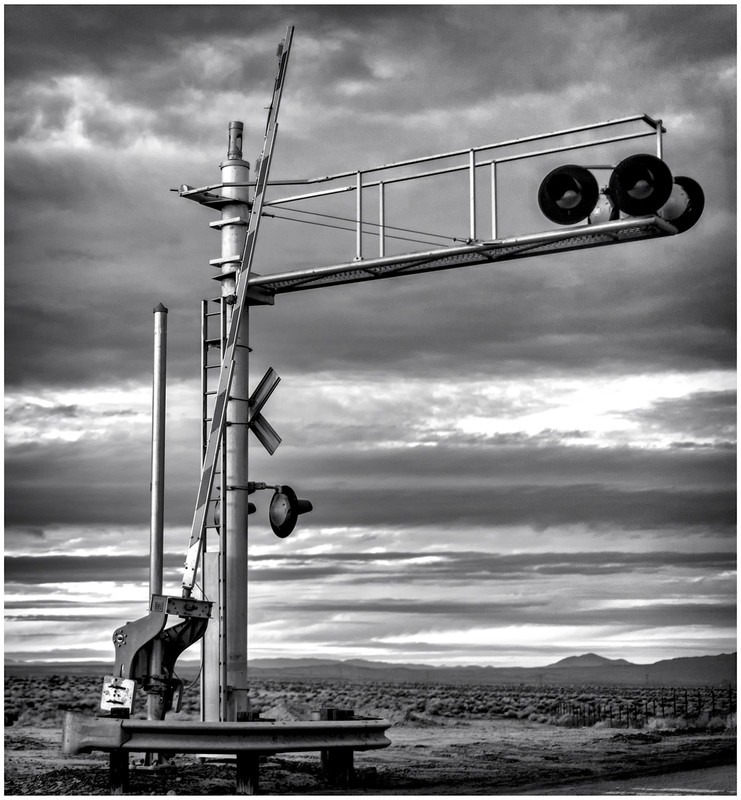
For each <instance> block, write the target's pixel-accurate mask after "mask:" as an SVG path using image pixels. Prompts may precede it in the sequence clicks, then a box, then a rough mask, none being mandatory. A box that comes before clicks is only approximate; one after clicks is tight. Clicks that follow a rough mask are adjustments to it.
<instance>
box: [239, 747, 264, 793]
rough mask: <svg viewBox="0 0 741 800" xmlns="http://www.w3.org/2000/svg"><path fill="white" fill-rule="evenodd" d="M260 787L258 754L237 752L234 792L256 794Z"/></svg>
mask: <svg viewBox="0 0 741 800" xmlns="http://www.w3.org/2000/svg"><path fill="white" fill-rule="evenodd" d="M259 788H260V754H259V753H245V752H244V751H243V752H241V753H237V784H236V792H235V793H236V794H257V792H258V789H259Z"/></svg>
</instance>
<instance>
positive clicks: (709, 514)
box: [308, 484, 736, 535]
mask: <svg viewBox="0 0 741 800" xmlns="http://www.w3.org/2000/svg"><path fill="white" fill-rule="evenodd" d="M312 498H313V502H314V504H315V515H314V519H313V520H312V521H311V522H310V523H308V524H311V523H313V524H323V525H342V524H347V517H348V511H347V510H348V508H351V509H352V512H353V524H356V525H366V526H383V527H386V528H403V527H404V526H406V525H425V524H427V525H449V524H457V525H459V524H468V525H476V526H487V525H488V526H492V527H495V526H507V525H528V526H531V527H533V528H535V529H536V530H541V531H544V530H547V529H549V528H555V527H560V526H563V525H577V524H585V525H588V526H589V527H590V528H592V529H594V530H597V531H603V532H604V533H606V534H607V533H610V532H614V531H615V529H620V530H621V531H625V530H640V529H650V530H660V529H680V530H681V529H688V530H689V529H697V528H703V529H705V530H707V531H708V532H709V531H716V532H717V531H722V532H725V533H726V534H728V535H732V533H733V530H734V525H735V519H736V493H735V491H734V490H730V489H729V490H726V491H706V492H702V491H690V490H687V489H679V490H675V491H672V490H660V489H654V490H645V491H620V490H615V489H611V488H608V487H604V486H599V485H594V484H581V485H570V486H562V487H557V488H556V487H543V486H516V485H515V486H506V487H496V488H491V489H487V490H484V489H465V488H457V489H455V490H454V491H451V493H450V494H447V495H445V494H441V493H440V492H439V491H437V490H433V489H384V490H377V491H373V490H366V491H364V490H362V489H355V488H349V489H346V490H343V491H342V496H341V498H338V497H337V493H336V492H326V493H325V492H322V491H321V490H320V491H314V492H312ZM320 520H321V523H320Z"/></svg>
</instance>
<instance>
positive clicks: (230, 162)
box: [220, 122, 250, 721]
mask: <svg viewBox="0 0 741 800" xmlns="http://www.w3.org/2000/svg"><path fill="white" fill-rule="evenodd" d="M242 131H243V125H242V123H241V122H232V123H231V124H230V125H229V149H228V152H227V160H226V161H223V162H222V163H221V164H220V168H221V179H222V183H225V184H229V183H246V182H247V181H248V180H249V168H250V165H249V164H248V163H247V162H246V161H244V160H242ZM222 191H223V194H224V195H225V196H226V197H230V198H234V203H233V204H232V203H229V204H227V205H225V206H224V207H223V208H222V212H221V216H222V226H221V258H222V274H223V276H224V277H223V278H222V281H221V286H222V303H227V308H226V311H227V314H226V327H227V329H229V328H230V326H231V321H232V316H233V310H234V306H233V304H231V303H230V302H229V300H230V299H231V298H232V297H234V296H235V293H236V277H237V270H238V269H239V268H240V265H241V261H242V251H243V250H244V245H245V240H246V237H247V226H248V224H249V206H248V205H247V201H248V197H249V196H248V190H247V188H246V187H244V186H224V188H223V190H222ZM248 332H249V313H248V308H245V309H244V312H243V316H242V320H241V325H240V330H239V336H238V337H237V344H236V349H235V354H234V372H233V377H232V384H231V389H230V392H229V398H228V402H227V410H226V435H225V451H226V452H225V456H226V460H225V468H226V472H225V474H224V475H222V480H221V487H222V509H223V514H222V518H223V524H224V525H225V526H226V530H225V531H224V530H223V529H222V555H223V561H224V608H223V612H224V623H223V624H224V640H223V648H224V656H223V664H222V670H221V680H220V683H222V686H221V696H222V709H221V718H222V719H223V720H228V721H236V720H237V719H238V718H239V715H240V714H242V713H244V712H246V711H247V710H248V704H249V703H248V698H247V513H248V512H247V509H248V502H247V498H248V494H247V433H248V428H247V420H248V411H249V406H248V401H249V374H248V371H249V346H248V341H249V333H248ZM224 681H225V682H226V685H223V684H224Z"/></svg>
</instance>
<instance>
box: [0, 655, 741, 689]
mask: <svg viewBox="0 0 741 800" xmlns="http://www.w3.org/2000/svg"><path fill="white" fill-rule="evenodd" d="M110 669H111V664H101V663H96V664H80V663H74V664H63V663H56V664H38V663H35V664H34V663H20V662H10V661H7V662H6V664H5V672H6V674H11V675H12V674H18V673H23V674H28V673H42V674H46V675H50V674H69V675H84V674H88V675H89V674H93V675H96V674H100V675H104V674H106V673H107V672H108V671H109V670H110ZM197 672H198V665H197V664H195V663H193V662H190V663H189V662H183V663H182V664H179V665H178V673H179V674H180V676H181V677H190V678H191V679H192V678H193V677H195V675H196V674H197ZM249 675H250V677H252V678H255V679H261V680H310V681H322V680H327V681H330V680H332V681H388V682H404V683H448V684H482V685H486V684H500V685H501V684H509V685H516V684H530V685H547V686H573V685H584V684H587V685H592V686H667V687H668V686H675V687H679V686H715V685H718V684H722V683H731V684H735V683H736V653H728V654H726V653H724V654H722V655H717V656H698V657H695V658H671V659H668V660H665V661H657V662H656V663H654V664H633V663H631V662H630V661H626V660H625V659H624V658H617V659H610V658H604V657H603V656H599V655H596V654H595V653H586V654H584V655H580V656H570V657H568V658H563V659H561V660H560V661H557V662H556V663H555V664H549V665H548V666H545V667H476V666H471V667H433V666H428V665H426V664H390V663H387V662H380V661H364V660H362V659H350V660H348V661H335V660H332V659H321V658H295V659H294V658H271V659H256V660H254V661H250V662H249Z"/></svg>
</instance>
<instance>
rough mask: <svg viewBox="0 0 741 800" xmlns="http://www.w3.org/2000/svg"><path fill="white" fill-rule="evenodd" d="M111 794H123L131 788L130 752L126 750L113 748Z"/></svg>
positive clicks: (110, 775)
mask: <svg viewBox="0 0 741 800" xmlns="http://www.w3.org/2000/svg"><path fill="white" fill-rule="evenodd" d="M109 777H110V787H111V794H123V793H124V792H126V791H127V790H128V788H129V754H128V752H127V751H126V750H111V758H110V773H109Z"/></svg>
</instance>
